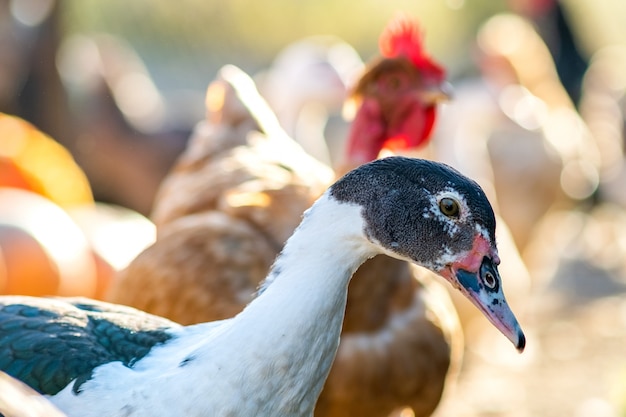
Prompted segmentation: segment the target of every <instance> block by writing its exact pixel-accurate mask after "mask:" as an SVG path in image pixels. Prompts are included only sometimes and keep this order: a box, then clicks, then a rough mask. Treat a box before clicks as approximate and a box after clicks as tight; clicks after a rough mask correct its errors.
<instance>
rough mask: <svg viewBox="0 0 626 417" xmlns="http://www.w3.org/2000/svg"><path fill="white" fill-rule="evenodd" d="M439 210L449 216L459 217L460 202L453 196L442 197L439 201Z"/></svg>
mask: <svg viewBox="0 0 626 417" xmlns="http://www.w3.org/2000/svg"><path fill="white" fill-rule="evenodd" d="M439 210H441V212H442V213H443V214H445V215H446V216H447V217H459V203H458V202H457V201H456V200H454V199H452V198H449V197H445V198H442V199H441V201H439Z"/></svg>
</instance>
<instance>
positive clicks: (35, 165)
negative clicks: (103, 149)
mask: <svg viewBox="0 0 626 417" xmlns="http://www.w3.org/2000/svg"><path fill="white" fill-rule="evenodd" d="M0 187H16V188H22V189H25V190H28V191H33V192H36V193H38V194H41V195H43V196H45V197H47V198H49V199H50V200H51V201H53V202H55V203H56V204H58V205H60V206H61V207H64V208H65V207H70V206H73V205H77V204H85V203H92V202H93V196H92V193H91V187H90V185H89V182H88V180H87V177H86V176H85V173H84V172H83V171H82V169H81V168H80V167H79V166H78V165H77V164H76V162H75V161H74V158H73V157H72V155H71V154H70V153H69V152H68V151H67V150H66V149H65V148H64V147H63V146H61V145H60V144H59V143H57V142H56V141H54V140H53V139H52V138H50V137H49V136H47V135H45V134H44V133H42V132H41V131H39V130H37V129H36V128H35V127H34V126H33V125H31V124H30V123H28V122H26V121H24V120H22V119H20V118H18V117H14V116H9V115H6V114H4V113H0Z"/></svg>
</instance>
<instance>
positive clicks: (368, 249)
mask: <svg viewBox="0 0 626 417" xmlns="http://www.w3.org/2000/svg"><path fill="white" fill-rule="evenodd" d="M375 253H376V249H375V246H374V245H373V244H371V243H369V241H367V239H365V237H364V234H363V220H362V217H361V215H360V207H358V206H356V205H349V204H340V203H338V202H337V201H336V200H334V199H332V198H330V197H329V196H328V195H327V194H325V195H324V196H322V197H321V198H320V199H319V200H318V202H317V203H316V204H315V205H314V206H313V207H312V208H311V209H310V210H309V211H308V212H307V213H306V214H305V217H304V219H303V221H302V223H301V225H300V226H299V227H298V229H297V230H296V231H295V232H294V234H293V235H292V237H291V238H290V239H289V240H288V242H287V244H286V245H285V248H284V250H283V252H282V253H281V254H280V255H279V257H278V258H277V260H276V263H275V265H274V266H273V268H272V272H271V273H270V278H269V282H268V283H267V284H266V287H265V290H264V291H263V292H262V294H261V295H259V297H257V298H256V299H255V300H254V301H253V302H252V303H250V305H248V307H247V308H246V309H245V310H244V311H242V312H241V313H240V314H239V315H238V316H236V317H235V318H234V319H233V320H232V323H231V324H232V327H230V326H229V331H228V332H227V333H229V335H230V336H232V337H233V340H232V343H234V344H233V346H239V347H241V349H242V351H240V352H238V353H237V355H236V356H237V357H236V361H237V363H238V366H239V367H238V369H240V370H241V371H242V372H243V373H244V375H239V378H241V379H240V380H241V381H246V380H248V378H249V379H250V380H259V378H260V376H263V378H262V379H261V380H262V381H263V386H262V387H259V386H254V387H253V386H250V389H251V392H249V393H247V395H249V396H250V397H249V398H248V400H250V398H253V397H256V401H255V403H256V404H258V405H261V404H262V407H263V409H262V410H261V409H259V410H257V412H260V414H261V415H282V416H293V415H311V414H312V412H313V408H314V406H315V402H316V401H317V398H318V396H319V394H320V392H321V390H322V387H323V384H324V381H325V380H326V377H327V376H328V372H329V370H330V367H331V365H332V362H333V360H334V358H335V354H336V352H337V348H338V345H339V335H340V333H341V325H342V322H343V317H344V313H345V307H346V296H347V287H348V282H349V280H350V278H351V276H352V274H353V273H354V271H355V270H356V269H357V268H358V267H359V265H361V264H362V263H363V262H365V260H367V258H369V257H372V256H373V255H374V254H375ZM224 336H225V337H228V336H227V335H224ZM234 339H238V340H237V341H235V340H234ZM229 343H231V341H229ZM235 343H238V344H235ZM250 411H253V410H250ZM257 415H259V414H257Z"/></svg>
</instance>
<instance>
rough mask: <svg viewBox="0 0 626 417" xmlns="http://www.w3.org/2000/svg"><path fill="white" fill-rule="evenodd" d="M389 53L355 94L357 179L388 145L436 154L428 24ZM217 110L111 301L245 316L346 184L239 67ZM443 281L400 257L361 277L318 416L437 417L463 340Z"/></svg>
mask: <svg viewBox="0 0 626 417" xmlns="http://www.w3.org/2000/svg"><path fill="white" fill-rule="evenodd" d="M381 45H383V46H384V47H383V53H384V54H386V55H387V56H385V57H384V58H383V59H382V60H381V61H379V62H378V63H376V64H374V65H371V66H370V67H369V68H368V69H367V70H366V72H365V74H364V75H363V78H362V80H361V82H360V83H359V84H358V85H357V87H356V88H355V90H354V91H355V98H357V100H359V101H360V102H361V107H360V110H359V111H358V112H357V116H356V118H355V120H354V123H353V126H352V133H351V134H350V135H349V144H348V146H347V153H346V158H345V163H344V164H345V167H346V169H348V168H349V167H354V166H358V165H360V164H362V163H364V162H367V161H369V160H372V159H375V158H376V157H377V156H378V154H379V152H380V151H381V150H382V149H383V148H391V147H393V148H394V149H399V148H401V147H412V146H418V145H423V144H425V143H426V142H427V139H428V137H429V134H430V132H431V129H432V127H433V124H434V121H435V113H436V103H437V102H438V101H439V100H440V99H442V98H444V97H445V95H446V92H445V89H446V84H445V72H444V70H443V69H442V68H441V67H440V66H439V65H438V64H436V63H435V62H434V61H433V60H431V59H430V58H429V57H428V56H427V54H426V53H425V52H424V50H423V47H422V37H421V35H420V32H419V30H418V29H417V27H416V26H415V24H414V22H412V21H411V20H410V19H408V18H407V17H406V16H401V17H399V18H396V19H394V20H393V21H392V23H391V24H390V25H389V26H388V27H387V28H386V29H385V31H384V32H383V34H382V35H381ZM411 45H412V46H411ZM394 68H395V69H396V71H391V72H390V73H387V72H386V71H384V69H394ZM402 68H408V70H409V72H408V74H406V75H405V74H402V72H401V71H400V70H401V69H402ZM394 80H395V81H394ZM391 97H393V98H391ZM394 102H395V103H397V104H396V105H394V106H390V104H391V103H394ZM207 109H208V114H207V120H206V121H205V122H203V123H201V124H200V125H199V126H198V129H197V130H196V134H195V135H194V136H193V137H192V139H191V141H190V144H189V147H188V148H187V150H186V151H185V153H184V154H183V155H182V156H181V158H180V159H179V160H178V162H177V164H176V165H175V167H174V169H173V170H172V172H171V173H170V174H169V176H168V178H167V179H166V180H165V181H164V183H163V185H162V186H161V189H160V191H159V193H158V195H157V199H156V203H155V207H154V210H153V214H152V216H153V220H154V221H155V223H156V224H157V227H158V238H157V241H156V243H155V244H154V245H153V246H151V247H149V248H148V249H147V250H146V251H144V252H143V253H142V254H140V255H139V256H138V257H137V258H136V259H135V260H134V261H133V262H132V263H131V264H130V265H129V267H128V268H126V269H125V270H124V271H122V272H121V273H120V275H119V277H118V279H117V281H116V282H115V283H114V285H113V288H112V290H111V292H110V296H109V300H110V301H114V302H117V303H123V304H128V305H131V306H134V307H138V308H140V309H143V310H146V311H149V312H151V313H155V314H159V315H163V316H166V317H168V318H170V319H173V320H175V321H179V322H181V323H184V324H189V323H196V322H201V321H207V320H216V319H221V318H226V317H230V316H233V315H234V314H236V313H237V312H239V311H241V310H242V309H243V308H244V306H245V305H246V304H247V303H248V302H250V301H251V300H252V298H253V296H254V293H255V290H256V288H257V286H258V284H259V281H260V280H261V279H262V278H263V277H264V276H265V274H266V272H267V270H268V269H269V267H270V265H271V263H272V261H273V259H274V257H275V255H276V254H277V253H278V251H279V250H280V248H281V247H282V244H283V243H284V241H285V238H286V237H287V236H288V235H289V234H290V233H291V232H292V231H293V228H295V226H296V225H297V223H298V222H299V221H300V216H301V214H302V212H303V211H304V209H305V208H307V207H308V205H310V204H311V202H312V201H313V200H314V199H315V198H316V197H317V196H318V195H319V194H320V193H321V191H322V189H323V187H322V185H323V186H324V187H325V186H327V185H328V184H330V182H331V181H332V176H333V175H332V172H330V170H329V169H328V168H327V167H326V166H324V165H322V164H320V163H319V162H317V161H316V160H314V159H313V158H312V157H310V156H308V155H307V154H306V153H304V152H303V150H302V149H301V148H299V147H298V146H297V145H296V144H295V143H293V142H292V141H290V140H289V138H288V137H287V135H286V134H285V133H284V131H282V129H281V128H280V126H279V125H278V123H277V122H276V119H275V117H274V115H273V114H272V113H271V111H270V110H269V108H268V107H267V105H266V104H265V102H264V101H263V100H262V98H261V97H260V96H259V95H258V92H257V91H256V89H255V88H254V85H253V84H252V81H251V80H250V79H249V78H248V77H247V76H246V75H245V74H243V73H242V72H241V71H239V70H237V69H236V68H234V67H232V66H227V67H225V68H224V69H222V70H221V71H220V75H219V79H218V80H217V81H216V82H215V83H213V84H212V85H211V86H210V88H209V89H208V93H207ZM394 109H395V110H397V111H398V112H399V114H395V113H394ZM382 277H385V278H384V279H382ZM439 285H440V284H439V283H438V282H435V281H433V280H432V279H431V276H430V275H427V274H426V273H425V272H423V271H422V270H418V269H416V268H413V267H411V266H410V265H409V264H407V263H406V262H402V261H398V260H395V259H391V258H388V257H386V256H378V257H376V258H373V259H371V260H370V261H368V262H366V263H365V264H364V265H363V267H361V268H360V269H359V270H358V271H357V272H356V275H355V278H354V279H353V280H352V281H351V283H350V287H349V291H348V304H347V310H346V315H345V318H344V324H343V331H342V337H341V343H340V346H339V350H338V352H337V356H336V359H335V362H334V365H333V368H332V370H331V373H330V375H329V378H328V380H327V383H326V385H325V388H324V390H323V392H322V394H321V396H320V398H319V401H318V404H317V407H316V412H315V414H316V416H318V417H335V416H340V415H342V416H343V415H361V416H364V417H379V416H386V415H389V414H390V413H391V412H393V411H394V410H397V409H399V408H401V407H410V408H411V409H412V410H413V412H414V413H415V415H416V416H427V415H430V414H431V413H432V411H433V410H434V409H435V407H436V406H437V404H438V402H439V400H440V398H441V395H442V391H443V388H444V385H445V381H446V379H447V376H448V375H449V371H450V372H451V373H452V374H453V373H454V372H453V370H456V369H457V368H458V362H459V359H460V353H461V351H462V343H463V341H462V335H461V333H460V328H459V325H458V318H457V316H456V313H455V311H454V307H453V306H452V304H451V302H450V299H449V298H448V296H447V294H446V292H445V290H443V288H442V287H440V286H439Z"/></svg>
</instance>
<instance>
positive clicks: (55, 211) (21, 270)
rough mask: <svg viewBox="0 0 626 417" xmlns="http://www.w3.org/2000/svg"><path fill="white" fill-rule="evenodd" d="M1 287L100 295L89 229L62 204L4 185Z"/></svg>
mask: <svg viewBox="0 0 626 417" xmlns="http://www.w3.org/2000/svg"><path fill="white" fill-rule="evenodd" d="M0 226H1V227H0V253H1V254H2V258H3V268H2V269H3V271H4V275H5V276H4V280H3V281H2V282H1V284H2V287H0V292H2V293H4V294H25V295H62V296H76V295H82V296H87V297H94V296H95V294H96V289H97V288H98V284H97V266H96V261H95V259H94V256H93V253H92V251H91V248H90V246H89V243H88V242H87V239H86V238H85V236H84V234H83V232H82V231H81V230H80V229H79V227H78V226H77V225H76V224H75V223H74V221H73V220H72V219H71V218H70V217H69V215H68V214H67V213H66V212H65V211H64V210H63V209H61V208H60V207H59V206H57V205H56V204H54V203H53V202H51V201H50V200H48V199H46V198H44V197H42V196H40V195H38V194H35V193H33V192H30V191H25V190H20V189H16V188H0Z"/></svg>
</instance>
